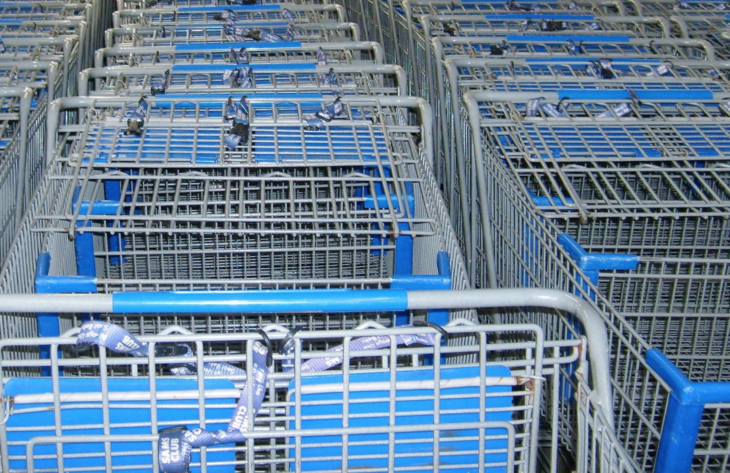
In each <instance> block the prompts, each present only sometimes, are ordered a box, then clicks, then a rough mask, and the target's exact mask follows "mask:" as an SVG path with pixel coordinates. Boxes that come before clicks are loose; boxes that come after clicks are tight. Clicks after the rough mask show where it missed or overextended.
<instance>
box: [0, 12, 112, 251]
mask: <svg viewBox="0 0 730 473" xmlns="http://www.w3.org/2000/svg"><path fill="white" fill-rule="evenodd" d="M112 9H113V5H108V4H107V2H105V1H104V0H94V1H91V0H89V1H88V2H83V1H82V2H78V3H76V2H74V3H72V2H61V1H39V2H21V1H8V2H2V3H0V87H1V88H0V101H1V102H2V106H1V108H0V116H1V117H0V261H3V260H4V259H5V256H6V255H7V254H8V251H9V248H10V244H11V243H12V240H13V237H14V235H15V232H16V230H17V229H18V227H19V224H20V221H21V219H22V216H23V213H24V212H25V210H26V206H27V203H28V202H29V201H30V196H31V195H32V193H33V191H34V189H35V187H36V186H37V185H38V183H39V182H40V178H41V176H42V173H43V165H44V158H45V154H44V150H45V142H46V139H45V136H46V125H45V119H46V111H47V108H48V103H49V102H51V101H53V100H54V99H55V98H57V97H62V96H64V95H69V94H70V95H75V94H76V85H75V84H76V76H77V75H78V73H79V71H80V70H82V69H85V68H87V67H90V66H91V58H92V57H93V52H94V51H95V50H96V49H98V48H99V47H101V46H103V43H102V41H103V32H104V29H105V26H104V21H103V19H104V18H105V17H107V16H108V17H109V18H111V11H112ZM108 26H111V23H109V25H107V27H108Z"/></svg>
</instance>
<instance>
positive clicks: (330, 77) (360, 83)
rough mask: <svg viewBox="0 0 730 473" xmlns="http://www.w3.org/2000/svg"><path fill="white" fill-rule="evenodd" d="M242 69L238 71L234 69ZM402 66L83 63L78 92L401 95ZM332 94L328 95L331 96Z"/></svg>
mask: <svg viewBox="0 0 730 473" xmlns="http://www.w3.org/2000/svg"><path fill="white" fill-rule="evenodd" d="M242 69H245V70H243V71H242V72H241V71H240V70H242ZM406 87H407V78H406V74H405V71H404V70H403V69H402V68H401V67H398V66H390V65H377V64H373V65H366V64H361V65H358V66H349V65H337V64H335V65H331V66H330V65H322V66H320V65H317V64H291V63H282V64H278V65H277V64H266V66H265V67H263V66H260V65H255V64H254V65H251V66H234V65H224V64H221V65H202V66H197V65H173V66H144V67H119V66H115V67H107V68H101V69H87V70H85V71H83V72H82V73H81V75H80V76H79V95H81V96H87V95H94V96H122V95H132V96H143V95H149V94H151V93H153V89H154V92H155V93H157V94H159V93H164V92H166V93H173V94H175V93H194V94H201V93H206V92H213V93H245V92H246V91H248V92H249V93H268V92H276V93H296V92H315V93H320V94H324V95H405V90H406ZM333 99H334V97H333Z"/></svg>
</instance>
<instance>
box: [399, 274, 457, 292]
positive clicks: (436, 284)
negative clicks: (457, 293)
mask: <svg viewBox="0 0 730 473" xmlns="http://www.w3.org/2000/svg"><path fill="white" fill-rule="evenodd" d="M390 281H391V282H390V283H391V287H392V288H393V289H406V290H412V291H437V290H449V289H451V277H450V276H449V275H441V274H439V275H435V274H432V275H423V274H419V275H399V276H393V277H391V278H390Z"/></svg>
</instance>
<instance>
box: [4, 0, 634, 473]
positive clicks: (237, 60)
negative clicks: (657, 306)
mask: <svg viewBox="0 0 730 473" xmlns="http://www.w3.org/2000/svg"><path fill="white" fill-rule="evenodd" d="M115 6H116V7H117V11H115V12H114V14H113V16H111V17H110V20H111V28H109V29H107V30H106V31H104V32H103V34H102V35H100V37H101V38H102V39H103V41H104V46H105V47H104V48H100V49H98V50H97V51H96V52H95V54H94V55H93V61H94V64H93V67H89V68H87V69H85V70H83V71H82V72H80V73H79V74H78V78H77V80H78V83H77V88H78V95H73V96H69V97H65V98H59V99H56V100H54V101H52V102H51V103H50V104H49V105H48V114H47V130H48V131H47V136H46V142H45V148H44V150H45V156H44V163H43V167H44V170H43V173H42V176H41V178H40V183H39V184H38V189H37V191H36V192H35V193H33V196H32V198H31V199H30V201H29V202H28V204H27V211H26V212H25V214H24V216H23V218H22V219H21V220H20V222H19V225H20V227H19V230H18V231H17V233H16V235H15V238H14V239H13V242H12V246H11V248H10V249H9V250H8V253H7V256H6V258H5V263H4V266H3V269H2V272H0V308H1V309H2V315H1V316H0V352H1V353H2V354H1V355H0V377H1V378H2V403H0V471H2V472H3V473H10V472H16V471H17V472H20V471H22V472H35V471H39V472H41V471H42V472H46V471H53V472H59V471H63V472H77V471H78V472H82V471H83V472H102V471H103V472H111V471H130V472H142V471H163V472H184V471H188V470H190V471H196V472H197V471H200V472H212V471H215V472H232V471H239V472H242V471H248V472H254V471H261V472H264V471H266V472H275V471H317V472H328V471H351V470H357V471H363V472H366V471H372V472H375V471H409V472H425V471H460V472H461V471H473V472H485V471H488V472H514V471H520V472H535V471H538V470H540V471H542V470H546V471H552V472H557V471H563V470H567V469H570V470H575V471H617V472H621V471H626V472H632V471H634V465H633V460H631V458H630V457H629V456H628V454H627V453H626V452H625V451H624V450H623V449H622V448H621V447H620V446H619V445H618V443H617V439H616V437H615V435H614V430H613V426H614V412H613V409H612V407H611V398H612V394H611V392H612V389H613V388H612V387H611V382H610V370H609V363H608V357H607V353H608V346H607V343H608V338H607V334H606V329H605V327H604V323H603V320H602V319H601V317H600V315H599V314H598V313H597V311H596V309H595V307H593V306H592V305H591V303H590V302H589V301H585V300H582V299H581V298H580V297H578V296H576V295H575V294H574V293H575V292H576V291H578V292H580V291H582V293H583V294H584V295H588V294H589V293H588V292H587V291H588V290H587V289H584V288H583V283H582V279H581V278H580V277H578V276H576V275H574V274H572V273H570V272H569V271H567V270H566V271H565V272H564V274H563V278H564V279H565V280H566V281H570V283H566V284H569V286H570V287H572V288H574V290H573V291H571V292H559V291H551V290H546V289H545V290H537V289H533V290H525V289H520V287H522V286H536V285H537V284H531V283H530V282H529V281H527V280H530V281H532V279H533V278H536V277H538V276H537V275H536V274H534V273H533V272H532V268H531V267H530V266H529V264H541V263H542V262H540V261H538V260H537V259H535V258H538V257H541V255H542V254H543V253H542V252H543V250H542V248H543V244H545V243H549V242H550V240H546V239H547V238H549V235H548V233H547V232H545V231H544V230H543V228H542V227H539V226H537V227H534V228H535V232H534V233H532V236H531V238H532V239H533V240H532V241H530V242H521V243H520V244H521V248H522V250H521V251H524V252H525V253H524V254H523V255H522V256H523V257H524V261H525V262H526V263H528V266H524V267H523V268H522V269H519V268H515V270H518V271H520V275H521V276H520V277H521V278H525V280H526V281H520V284H519V285H516V286H514V288H512V289H507V288H504V289H500V290H496V289H491V290H471V289H470V288H471V285H470V281H469V276H468V271H467V266H466V265H465V263H464V259H463V257H462V251H461V249H460V247H459V241H458V239H457V237H456V234H455V233H454V230H453V227H452V224H451V221H450V218H449V215H448V212H447V210H446V207H445V204H444V201H443V199H442V196H441V189H440V188H439V184H438V182H437V180H436V178H435V177H434V174H433V172H432V169H433V168H434V159H435V158H436V157H437V156H438V149H437V145H438V146H441V140H435V139H434V136H433V130H434V128H435V123H436V122H437V121H438V120H440V119H441V116H440V115H435V114H434V112H433V109H432V108H431V107H430V106H429V104H428V103H427V102H426V101H425V100H423V99H420V98H414V97H412V96H409V95H407V92H408V91H409V90H411V86H410V84H409V80H408V77H407V75H406V73H405V70H404V69H403V68H402V67H400V66H397V65H390V64H388V61H386V60H385V57H386V51H384V49H383V48H382V46H381V45H380V44H379V43H377V42H371V41H363V40H362V38H361V36H362V30H363V27H364V26H365V24H366V22H365V23H362V24H360V25H358V24H356V23H352V22H348V21H347V20H348V19H349V18H348V17H347V16H348V13H349V12H348V11H347V9H346V8H345V7H343V6H340V5H336V4H327V3H324V4H305V3H286V4H285V3H279V2H276V1H268V2H256V3H255V4H254V2H247V1H236V0H230V1H224V0H219V1H217V2H216V1H210V0H157V1H152V0H147V1H135V0H120V1H119V2H118V5H115ZM351 6H352V5H351V4H348V7H351ZM392 46H393V45H390V47H392ZM74 78H76V76H75V75H74ZM18 201H19V202H20V201H21V199H18ZM533 255H534V256H533ZM557 257H558V256H556V258H557ZM564 264H568V260H567V259H565V260H564ZM566 267H567V266H566ZM538 279H539V277H538ZM536 281H537V280H536ZM33 293H34V294H33Z"/></svg>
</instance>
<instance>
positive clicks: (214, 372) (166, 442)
mask: <svg viewBox="0 0 730 473" xmlns="http://www.w3.org/2000/svg"><path fill="white" fill-rule="evenodd" d="M413 326H428V327H432V328H434V329H436V330H437V331H438V332H440V333H441V335H442V341H445V340H446V339H448V334H447V332H446V331H445V330H444V329H443V328H442V327H439V326H436V325H433V324H431V323H429V322H416V323H414V324H413ZM407 327H409V326H403V328H407ZM294 333H295V332H291V333H290V334H289V336H288V337H287V338H285V339H284V340H283V341H282V346H281V350H280V352H281V353H282V354H284V355H286V358H285V360H284V362H283V363H282V368H283V370H284V371H285V372H291V371H292V370H293V369H294V364H293V357H292V356H291V355H292V354H293V353H294V349H295V347H296V341H295V338H294V336H293V335H294ZM259 334H260V335H261V336H262V338H263V339H264V341H265V343H261V342H258V341H256V342H254V343H253V347H252V348H253V360H252V361H253V371H254V373H253V376H250V377H249V379H250V380H251V381H252V382H253V403H252V404H253V411H252V412H249V411H248V389H247V385H246V386H244V387H243V389H241V397H240V398H239V400H238V403H237V404H236V408H235V410H234V412H233V417H232V418H231V421H230V423H229V424H228V427H227V428H226V429H225V430H214V431H209V430H205V429H201V428H197V429H193V430H188V429H187V428H186V427H184V426H180V427H173V428H169V429H164V430H161V431H160V432H159V440H158V448H159V453H158V460H159V465H160V471H161V472H162V473H187V472H188V471H189V466H190V456H191V453H192V450H193V448H199V447H207V446H210V445H217V444H221V443H241V442H244V441H245V440H246V429H247V427H248V424H249V419H250V418H255V417H256V414H257V413H258V411H259V409H260V408H261V404H262V403H263V400H264V397H265V395H266V381H267V379H268V367H269V366H270V365H271V361H272V354H271V351H270V345H271V343H270V342H269V339H268V336H267V335H266V333H265V332H264V331H262V330H261V331H259ZM395 342H396V344H397V345H405V346H411V345H424V346H434V345H435V344H436V335H435V334H433V333H422V334H399V335H396V336H395ZM390 344H391V337H390V336H387V335H372V336H365V337H361V338H356V339H354V340H352V341H351V342H350V344H349V348H350V351H351V352H354V353H356V352H358V351H364V350H377V349H382V348H388V347H390ZM90 345H97V346H101V347H104V348H107V349H109V350H112V351H114V352H116V353H120V354H127V355H132V356H137V357H147V356H148V355H149V346H148V345H147V344H145V343H142V342H140V341H139V340H138V339H137V338H136V337H134V335H132V334H130V333H129V332H127V331H126V330H124V329H123V328H121V327H119V326H117V325H114V324H110V323H107V322H97V321H92V322H85V323H84V324H83V325H82V326H81V329H80V332H79V335H78V339H77V340H76V346H77V347H85V346H90ZM343 350H344V345H339V346H336V347H333V348H331V349H330V350H328V352H330V353H333V354H336V353H342V352H343ZM155 353H156V354H157V353H159V356H189V357H192V356H193V353H192V350H190V347H189V346H187V345H182V344H181V345H173V346H172V347H164V348H163V349H162V351H161V352H160V351H158V348H156V349H155ZM342 362H343V356H332V357H327V358H312V359H310V360H308V361H306V362H304V363H303V364H302V366H301V372H302V373H313V372H320V371H326V370H328V369H330V368H333V367H335V366H338V365H340V364H342ZM171 371H172V372H173V374H176V375H190V374H194V373H195V364H194V363H190V364H187V365H184V366H182V367H175V368H172V370H171ZM203 373H204V375H205V376H237V377H240V376H243V375H245V374H246V372H245V371H244V370H242V369H240V368H237V367H235V366H232V365H230V364H228V363H203Z"/></svg>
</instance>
